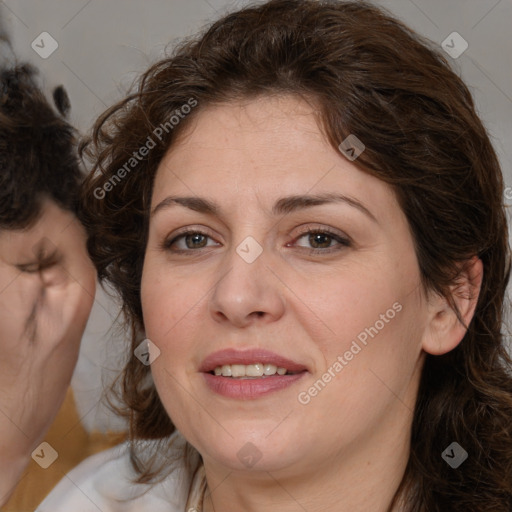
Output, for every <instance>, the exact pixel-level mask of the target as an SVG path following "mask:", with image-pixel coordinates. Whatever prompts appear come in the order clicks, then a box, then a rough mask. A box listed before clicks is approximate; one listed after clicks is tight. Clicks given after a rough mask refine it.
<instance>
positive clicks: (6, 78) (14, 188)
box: [0, 64, 83, 229]
mask: <svg viewBox="0 0 512 512" xmlns="http://www.w3.org/2000/svg"><path fill="white" fill-rule="evenodd" d="M36 77H37V70H36V68H34V67H33V66H30V65H29V64H19V65H15V66H14V67H8V68H4V69H2V70H0V228H2V229H23V228H27V227H29V226H30V225H32V224H33V223H34V222H35V221H36V220H37V218H38V216H39V214H40V212H41V207H42V201H43V199H51V200H52V201H54V202H55V203H56V204H57V205H58V206H60V207H61V208H62V209H64V210H68V211H71V212H73V213H76V212H77V209H78V200H79V194H80V184H81V182H82V180H83V172H82V170H81V168H80V163H79V159H78V154H77V144H78V134H77V132H76V131H75V129H74V128H73V127H72V126H71V125H70V124H69V123H68V122H67V121H66V119H65V116H66V115H67V113H68V112H69V99H68V96H67V93H66V91H65V90H64V88H63V87H62V86H58V87H56V88H55V89H54V91H53V100H54V103H55V105H56V107H57V110H55V109H54V108H52V106H51V105H50V103H49V102H48V100H47V99H46V97H45V95H44V94H43V92H42V90H41V88H40V87H39V85H38V83H37V81H36Z"/></svg>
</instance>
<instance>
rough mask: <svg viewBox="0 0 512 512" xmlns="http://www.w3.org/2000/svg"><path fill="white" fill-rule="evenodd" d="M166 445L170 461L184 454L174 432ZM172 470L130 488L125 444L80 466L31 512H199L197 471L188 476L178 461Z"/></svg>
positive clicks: (200, 481)
mask: <svg viewBox="0 0 512 512" xmlns="http://www.w3.org/2000/svg"><path fill="white" fill-rule="evenodd" d="M169 442H170V443H171V442H172V446H171V453H172V454H173V455H177V456H180V455H181V454H183V453H184V445H185V440H184V438H183V436H182V435H181V434H180V433H179V432H175V433H174V434H173V435H172V436H170V437H169ZM152 443H154V442H153V441H143V442H141V447H145V446H147V447H150V446H151V444H152ZM196 462H197V461H196ZM174 467H175V470H174V471H172V472H171V473H170V475H169V476H167V477H166V478H165V480H163V481H162V482H160V483H157V484H152V485H150V484H134V483H133V479H134V478H135V477H136V473H135V471H134V469H133V468H132V465H131V463H130V453H129V443H128V442H125V443H122V444H120V445H118V446H115V447H114V448H111V449H109V450H105V451H103V452H100V453H98V454H96V455H93V456H92V457H89V458H87V459H85V460H84V461H83V462H81V463H80V464H79V465H78V466H76V467H75V468H74V469H72V470H71V471H70V472H69V473H67V474H66V475H65V476H64V477H63V478H62V480H61V481H60V482H59V483H58V484H57V485H56V486H55V488H54V489H53V490H52V491H51V492H50V494H48V496H47V497H46V498H45V499H44V500H43V502H42V503H41V504H40V505H39V506H38V507H37V509H36V511H35V512H70V511H72V512H121V511H122V512H187V511H188V510H194V508H195V509H196V510H198V511H199V510H201V506H200V503H201V502H202V492H203V490H204V485H205V480H204V470H203V468H202V465H200V464H195V466H194V465H193V468H194V467H195V469H194V475H191V474H189V472H188V471H187V470H186V469H185V464H184V462H183V461H182V462H181V463H179V464H178V463H174ZM191 488H192V491H191V492H190V496H189V489H191ZM144 491H147V493H145V494H144ZM194 512H195V511H194Z"/></svg>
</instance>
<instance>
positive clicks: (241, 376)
mask: <svg viewBox="0 0 512 512" xmlns="http://www.w3.org/2000/svg"><path fill="white" fill-rule="evenodd" d="M256 367H260V368H264V369H265V371H264V373H266V375H261V376H260V375H256V376H246V375H250V374H252V373H253V372H254V369H255V368H256ZM220 368H222V369H223V371H222V373H223V375H219V369H220ZM216 369H217V371H216V372H215V370H216ZM244 370H246V371H244ZM284 370H286V374H283V373H284ZM199 371H200V372H202V373H203V376H204V379H205V383H206V385H207V386H208V387H209V388H210V389H211V390H212V391H213V392H215V393H217V394H220V395H223V396H226V397H229V398H238V399H245V400H248V399H255V398H259V397H261V396H264V395H267V394H269V393H272V392H274V391H279V390H281V389H284V388H287V387H288V386H291V385H292V384H294V383H295V382H296V381H297V380H299V379H301V378H302V377H303V376H304V375H305V374H306V373H308V370H307V368H306V367H305V366H304V365H301V364H299V363H296V362H295V361H292V360H290V359H288V358H285V357H282V356H280V355H278V354H275V353H273V352H270V351H268V350H264V349H251V350H243V351H241V350H236V349H225V350H221V351H218V352H214V353H213V354H210V355H209V356H208V357H207V358H206V359H205V360H204V361H203V363H202V364H201V366H200V368H199ZM215 373H217V375H215ZM259 373H261V371H260V372H259ZM232 374H233V375H236V376H235V377H232V376H229V375H232Z"/></svg>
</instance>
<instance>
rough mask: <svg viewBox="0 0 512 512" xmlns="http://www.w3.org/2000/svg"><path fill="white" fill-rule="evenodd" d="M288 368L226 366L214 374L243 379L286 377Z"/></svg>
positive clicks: (273, 366)
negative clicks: (271, 376)
mask: <svg viewBox="0 0 512 512" xmlns="http://www.w3.org/2000/svg"><path fill="white" fill-rule="evenodd" d="M287 371H288V370H287V369H286V368H281V367H277V366H276V365H275V364H263V363H254V364H247V365H246V364H224V365H222V366H217V367H216V368H215V369H214V371H213V373H214V374H215V375H217V376H220V375H222V376H223V377H233V378H235V379H237V378H243V377H249V378H250V377H253V378H255V377H264V376H265V377H267V376H270V375H275V374H276V373H277V374H278V375H286V373H287Z"/></svg>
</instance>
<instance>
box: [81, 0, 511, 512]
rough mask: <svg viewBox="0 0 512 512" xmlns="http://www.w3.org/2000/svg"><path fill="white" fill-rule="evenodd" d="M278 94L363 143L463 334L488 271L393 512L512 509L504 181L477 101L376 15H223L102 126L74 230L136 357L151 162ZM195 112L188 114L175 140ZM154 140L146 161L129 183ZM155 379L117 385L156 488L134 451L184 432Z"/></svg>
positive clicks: (86, 152)
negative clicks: (458, 451) (474, 275)
mask: <svg viewBox="0 0 512 512" xmlns="http://www.w3.org/2000/svg"><path fill="white" fill-rule="evenodd" d="M276 94H286V95H290V94H291V95H296V96H298V97H301V98H303V99H306V100H307V101H310V102H314V104H315V105H316V106H317V107H318V121H319V127H320V129H321V130H322V133H324V135H325V137H326V139H327V140H328V141H329V143H330V144H331V145H332V146H333V147H334V148H336V149H337V148H338V146H339V144H340V142H341V141H343V140H344V139H345V138H346V137H347V136H348V135H349V134H357V137H358V138H359V139H361V140H362V141H364V143H365V145H366V150H365V151H364V152H363V153H362V154H361V155H360V156H359V158H358V159H357V160H355V161H354V164H355V165H356V166H357V167H358V168H360V169H361V170H363V171H365V172H367V173H369V174H371V175H373V176H375V177H377V178H379V179H380V180H382V181H384V182H386V183H388V184H389V185H390V186H392V187H393V189H394V190H395V192H396V196H397V198H398V201H399V204H400V207H401V208H402V210H403V211H404V213H405V215H406V217H407V219H408V222H409V225H410V229H411V232H412V235H413V239H414V243H415V251H416V256H417V259H418V262H419V267H420V271H421V278H422V284H423V287H424V289H425V290H432V291H435V292H437V293H439V294H440V295H442V296H444V297H445V298H446V299H447V300H448V301H449V303H450V305H451V306H452V308H453V309H454V311H455V312H456V313H457V316H458V318H459V320H460V321H461V322H462V323H463V321H462V318H461V315H460V313H459V311H458V310H457V307H456V304H455V302H454V300H453V296H452V294H451V293H452V292H451V290H450V286H453V284H454V283H456V282H457V278H458V277H459V275H460V271H461V265H460V263H461V262H467V261H468V260H469V259H470V258H471V257H473V256H475V255H477V256H478V257H479V258H480V259H481V260H482V262H483V267H484V272H483V281H482V285H481V291H480V295H479V298H478V303H477V306H476V310H475V313H474V317H473V319H472V321H471V323H470V325H469V326H465V327H467V331H466V334H465V336H464V338H463V340H462V342H461V343H460V344H459V345H458V346H457V347H456V348H455V349H453V350H452V351H450V352H449V353H447V354H444V355H437V356H434V355H430V354H427V355H426V358H425V363H424V367H423V370H422V378H421V382H420V387H419V392H418V397H417V403H416V405H415V411H414V418H413V425H412V439H411V446H410V457H409V461H408V465H407V468H406V471H405V474H404V476H403V480H402V482H401V484H400V487H399V489H398V491H397V493H396V495H395V498H394V501H393V503H394V504H395V503H398V502H399V500H400V501H401V502H403V503H404V504H405V506H406V508H405V509H404V510H407V511H408V512H420V511H422V512H426V511H428V512H437V511H439V512H446V511H447V510H450V511H467V510H471V511H478V512H483V511H489V512H490V511H496V512H498V511H499V512H505V511H510V510H512V378H511V374H510V369H511V367H512V361H511V358H510V356H509V354H508V353H507V350H506V345H505V341H506V340H505V335H504V333H503V332H502V329H503V325H502V319H503V314H504V297H505V291H506V286H507V283H508V280H509V276H510V266H511V263H510V247H509V243H508V229H507V219H506V214H505V206H504V202H503V201H504V194H503V188H504V183H503V177H502V174H501V170H500V165H499V162H498V159H497V156H496V153H495V151H494V149H493V146H492V144H491V141H490V139H489V136H488V134H487V132H486V129H485V128H484V126H483V124H482V122H481V120H480V119H479V117H478V115H477V113H476V111H475V105H474V102H473V99H472V96H471V93H470V92H469V90H468V88H467V86H466V85H465V84H464V82H463V81H462V80H461V78H460V77H459V76H458V75H457V73H455V72H454V71H453V70H452V69H451V68H450V65H449V63H448V61H447V60H446V59H445V57H444V56H443V54H442V52H441V50H440V49H439V48H436V47H435V46H434V44H433V43H432V42H431V41H429V40H427V39H425V38H422V37H421V36H419V35H418V34H416V33H415V32H414V31H412V30H411V29H409V28H408V27H407V26H405V25H404V24H403V23H402V22H400V21H398V20H396V19H395V18H394V17H393V16H392V15H390V14H389V13H388V12H387V11H384V10H383V9H381V8H377V7H375V6H373V5H371V4H369V3H366V2H362V1H357V2H356V1H329V0H328V1H315V0H271V1H269V2H266V3H264V4H261V5H252V6H248V7H245V8H243V9H241V10H239V11H237V12H234V13H230V14H227V15H225V16H224V17H223V18H222V19H220V20H218V21H217V22H215V23H213V24H212V25H211V26H209V27H206V28H205V29H204V30H203V31H202V33H201V34H199V35H197V36H195V37H190V38H187V39H185V40H184V41H182V42H181V43H180V44H179V45H178V46H177V47H175V49H174V50H173V52H172V54H171V55H170V56H168V57H167V58H165V59H163V60H161V61H160V62H158V63H156V64H154V65H153V66H152V67H151V68H150V69H149V70H148V71H147V72H146V73H144V75H143V76H142V77H141V79H140V81H139V82H138V87H137V88H136V89H135V90H134V91H133V92H132V93H131V94H130V95H129V96H128V97H126V98H125V99H123V100H122V101H120V102H119V103H117V104H116V105H115V106H113V107H112V108H110V109H109V110H107V111H106V112H105V113H104V114H103V115H102V116H101V117H100V118H99V119H98V120H97V122H96V124H95V126H94V129H93V131H92V133H91V135H90V137H88V138H87V139H86V140H84V141H83V144H82V145H81V148H80V149H81V154H82V157H84V156H87V157H88V158H91V159H92V160H93V161H94V172H93V173H91V175H90V176H89V177H88V178H87V180H86V182H85V187H84V195H83V201H82V203H83V204H82V206H83V209H82V212H81V218H82V221H83V222H84V224H85V225H86V226H87V227H88V229H89V242H88V248H89V252H90V256H91V258H92V260H93V262H94V263H95V265H96V267H97V270H98V275H99V278H100V279H101V280H102V281H107V282H109V283H110V284H112V285H113V286H114V287H115V289H116V290H117V291H118V292H119V294H120V295H121V298H122V302H123V308H124V313H125V314H126V316H127V318H128V319H129V321H130V325H131V329H132V347H131V350H132V352H133V350H134V348H135V347H136V346H137V344H138V343H140V341H141V337H140V336H141V333H142V332H143V330H144V323H143V316H142V308H141V298H140V283H141V274H142V268H143V261H144V253H145V246H146V241H147V233H148V214H149V207H150V204H151V194H152V186H153V182H154V178H155V172H156V169H157V167H158V164H159V163H160V161H161V160H162V158H163V156H164V155H165V153H166V152H167V150H168V149H169V148H170V147H171V146H172V145H173V143H175V141H176V140H177V136H178V135H179V134H180V133H182V132H183V130H184V129H185V128H186V127H187V126H189V124H190V123H191V121H192V119H194V118H196V117H197V115H198V114H199V113H200V112H201V110H202V109H204V108H205V107H207V106H211V105H214V104H222V103H226V102H231V101H233V100H236V99H248V98H256V97H258V96H264V95H276ZM191 99H192V101H195V102H196V106H195V107H194V108H193V109H189V110H191V111H190V112H189V113H188V114H187V115H186V116H180V117H183V119H182V120H181V121H180V122H179V124H177V125H176V126H172V127H171V125H170V123H169V119H170V118H171V116H172V115H178V114H179V113H180V112H183V105H186V104H187V103H189V104H190V102H191ZM165 123H167V125H165ZM162 126H167V128H166V129H164V130H163V129H162V128H161V127H162ZM159 127H160V131H158V129H159ZM160 132H161V133H160ZM155 134H158V135H159V137H156V136H155ZM148 137H150V138H151V140H152V142H153V144H154V147H152V149H151V151H149V152H147V154H146V155H145V156H143V157H140V158H137V162H132V163H133V166H131V167H133V169H129V170H128V169H127V168H126V162H127V161H128V160H129V159H130V158H133V155H134V154H135V153H137V152H138V150H139V148H141V147H142V146H143V145H145V144H147V142H148V141H149V139H148ZM123 169H124V172H121V171H122V170H123ZM121 174H122V176H121ZM120 176H121V177H122V180H121V177H120ZM106 191H108V193H107V192H106ZM100 196H101V197H100ZM149 371H150V370H149V367H147V366H144V365H141V364H140V363H139V361H138V360H137V359H136V358H134V357H132V358H131V359H130V360H129V361H128V363H127V364H126V367H125V369H124V372H123V375H122V377H121V378H122V388H121V395H122V399H123V402H124V404H125V406H126V408H125V409H122V410H120V412H121V413H124V414H125V415H127V417H128V418H129V420H130V439H131V440H132V442H133V443H134V445H133V446H132V448H133V449H132V462H133V464H134V466H135V468H136V469H137V471H138V472H139V479H138V481H141V482H142V481H148V479H150V478H151V477H153V476H155V475H156V474H157V472H156V471H153V472H152V470H151V467H149V466H145V465H144V464H142V463H140V459H138V457H137V453H136V450H135V449H134V446H135V441H136V440H137V439H141V438H151V439H164V438H165V437H166V436H169V435H170V434H171V433H172V432H173V431H174V426H173V424H172V422H171V420H170V418H169V417H168V415H167V413H166V411H165V409H164V408H163V406H162V404H161V402H160V400H159V397H158V394H157V391H156V389H155V387H154V385H148V380H147V377H148V373H149ZM454 440H457V441H458V442H459V443H460V444H461V445H462V446H463V447H464V448H465V449H466V450H467V451H468V452H469V453H470V454H471V461H470V462H467V463H465V464H463V465H462V466H460V467H459V468H458V470H457V471H454V470H453V469H451V468H450V467H449V466H448V465H447V464H446V462H445V461H444V460H443V459H442V457H441V453H442V452H443V450H444V449H445V448H446V447H447V446H449V445H450V444H451V443H452V441H454Z"/></svg>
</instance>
